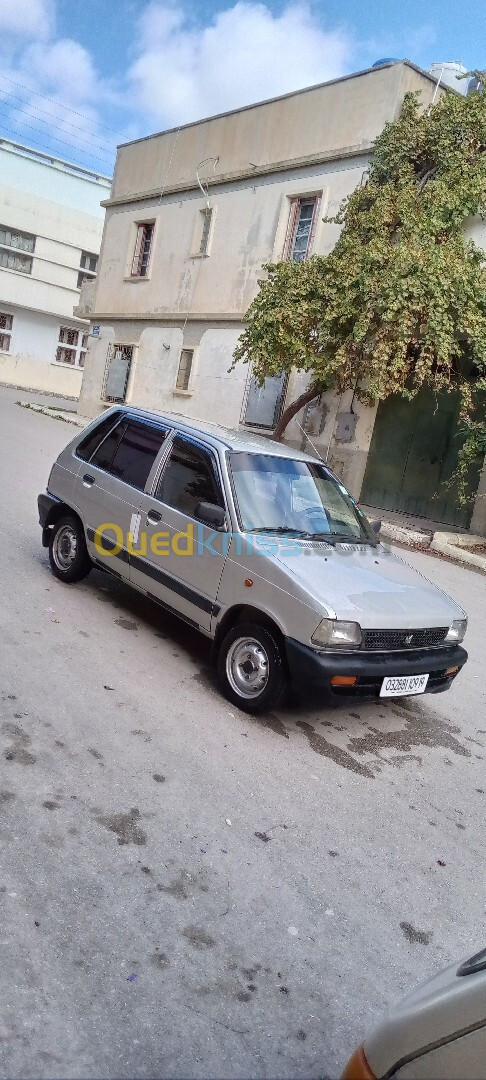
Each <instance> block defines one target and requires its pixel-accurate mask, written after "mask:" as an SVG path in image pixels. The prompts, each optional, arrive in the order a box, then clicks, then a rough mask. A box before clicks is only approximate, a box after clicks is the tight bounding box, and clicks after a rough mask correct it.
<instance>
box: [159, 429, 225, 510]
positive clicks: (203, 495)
mask: <svg viewBox="0 0 486 1080" xmlns="http://www.w3.org/2000/svg"><path fill="white" fill-rule="evenodd" d="M155 497H156V498H157V499H160V500H161V502H164V503H166V504H167V505H168V506H173V507H174V509H175V510H180V511H181V513H182V514H187V515H188V517H193V518H196V517H197V514H196V506H197V504H198V503H200V502H210V503H216V505H217V506H224V501H223V496H222V493H221V490H220V486H219V482H218V480H217V476H216V472H215V466H214V462H213V459H212V457H211V455H210V454H209V453H207V451H206V450H203V449H200V448H199V447H197V446H194V445H193V444H192V443H190V442H186V441H185V439H181V438H175V439H174V443H173V446H172V450H171V454H170V458H169V460H168V463H167V465H166V467H165V469H164V471H163V473H162V476H161V477H160V480H159V483H158V486H157V491H156V493H155Z"/></svg>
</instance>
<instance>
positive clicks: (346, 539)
mask: <svg viewBox="0 0 486 1080" xmlns="http://www.w3.org/2000/svg"><path fill="white" fill-rule="evenodd" d="M307 535H308V537H309V539H312V540H326V541H327V542H328V543H329V544H344V543H346V544H367V543H368V541H367V540H363V537H362V536H349V535H348V533H336V532H318V533H308V534H307Z"/></svg>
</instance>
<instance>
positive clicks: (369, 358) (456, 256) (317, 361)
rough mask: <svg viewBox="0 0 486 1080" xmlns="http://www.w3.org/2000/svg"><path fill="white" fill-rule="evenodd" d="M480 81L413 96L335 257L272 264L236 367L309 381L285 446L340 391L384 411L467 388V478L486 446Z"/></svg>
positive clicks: (485, 202)
mask: <svg viewBox="0 0 486 1080" xmlns="http://www.w3.org/2000/svg"><path fill="white" fill-rule="evenodd" d="M470 74H475V75H476V77H477V89H476V90H475V91H473V92H472V93H470V94H468V95H467V96H464V97H463V96H459V95H457V94H454V93H452V92H450V93H449V92H448V93H446V94H444V95H443V96H442V97H440V98H439V99H438V101H437V102H436V103H435V104H434V105H432V106H429V108H428V109H426V110H425V111H424V110H423V109H422V108H421V106H420V102H419V95H418V94H408V95H407V96H406V97H405V99H404V102H403V106H402V110H401V113H400V116H399V117H398V118H397V119H396V120H395V121H393V122H392V123H390V124H387V126H386V127H385V128H384V130H383V132H382V134H381V135H380V136H379V137H378V139H377V140H376V142H375V144H374V149H373V159H372V163H371V166H370V170H369V174H368V178H367V179H366V182H365V183H363V184H362V185H361V186H360V187H358V188H357V189H356V190H355V191H354V192H353V194H352V195H350V196H349V198H347V199H346V200H345V201H344V202H343V204H342V206H341V209H340V211H339V214H338V216H337V217H336V218H333V219H327V220H332V221H334V222H337V223H338V224H340V225H341V226H342V229H341V233H340V236H339V239H338V241H337V243H336V245H335V247H334V249H333V250H332V251H331V253H330V254H329V255H327V256H325V257H320V256H314V257H312V258H311V259H309V260H308V261H307V262H304V263H292V262H289V263H277V264H269V265H266V266H265V267H264V269H265V270H266V275H267V276H266V278H265V280H263V281H261V282H260V283H259V284H260V290H259V292H258V294H257V296H256V298H255V300H254V301H253V303H252V304H251V306H250V308H249V310H248V312H247V314H246V317H245V322H246V326H245V330H244V332H243V334H242V336H241V338H240V340H239V342H238V345H237V348H236V350H235V354H234V362H235V363H236V362H237V361H238V360H244V361H247V362H248V361H250V362H251V364H252V370H253V374H254V375H255V376H256V378H257V379H258V380H259V381H260V382H263V380H264V378H265V377H266V376H268V375H277V374H279V373H280V372H282V371H290V370H291V369H293V368H297V369H299V370H300V371H302V372H307V373H308V375H309V388H308V390H307V391H306V392H305V393H304V394H302V395H301V397H300V398H299V399H298V401H296V402H293V403H292V405H290V406H289V408H287V409H286V410H285V412H284V414H283V416H282V419H281V422H280V424H279V425H278V428H277V429H276V431H275V437H276V438H279V437H280V436H281V435H282V433H283V431H284V430H285V427H286V426H287V424H288V422H289V420H290V419H291V417H292V415H295V413H296V412H297V411H298V410H299V408H302V406H303V405H304V404H305V403H306V402H307V401H309V400H311V399H312V398H313V397H315V396H316V394H318V393H320V392H321V391H323V390H326V389H329V388H331V387H334V388H335V389H336V391H338V392H342V391H343V390H345V389H347V388H350V387H351V388H353V389H355V391H356V395H357V397H358V398H359V399H361V400H362V401H364V402H366V403H373V402H376V401H380V400H383V399H384V398H386V397H387V396H388V395H389V394H393V393H397V392H398V393H401V394H404V395H406V396H408V397H413V396H414V395H415V394H416V393H417V392H418V390H419V389H420V387H421V386H423V385H429V386H431V387H433V388H435V389H436V390H441V389H444V388H445V389H447V390H453V389H454V390H457V389H458V390H459V391H460V393H461V399H462V409H461V414H462V418H463V422H464V424H465V425H467V428H468V440H469V441H466V447H465V451H464V453H463V457H462V465H463V473H464V477H465V474H466V471H467V460H469V459H470V457H471V454H472V453H473V450H474V452H477V451H478V449H479V448H480V447H482V446H483V442H481V440H482V439H483V440H484V441H486V424H485V420H484V413H483V414H481V412H480V411H479V408H480V407H479V405H478V401H479V396H478V394H477V392H476V387H477V386H478V385H479V384H478V383H477V382H475V381H474V379H473V380H471V378H470V374H471V372H474V373H475V376H476V377H477V378H479V379H481V376H484V375H486V266H485V253H484V251H483V250H482V249H480V248H478V247H477V246H476V245H475V244H474V243H473V241H472V240H470V239H467V238H466V235H467V234H466V233H465V225H466V224H467V219H468V218H471V217H474V216H476V217H477V215H481V216H482V217H483V218H484V217H485V216H486V91H485V85H486V83H485V76H484V73H480V72H476V73H470ZM483 385H485V384H483ZM474 448H475V449H474Z"/></svg>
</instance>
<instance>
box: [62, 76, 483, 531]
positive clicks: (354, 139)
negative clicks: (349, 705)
mask: <svg viewBox="0 0 486 1080" xmlns="http://www.w3.org/2000/svg"><path fill="white" fill-rule="evenodd" d="M410 90H413V91H419V92H420V94H421V95H422V101H423V104H424V106H426V105H427V104H429V103H430V101H431V100H432V98H433V96H434V94H436V93H437V80H436V78H432V77H431V76H430V75H428V74H427V73H426V72H423V71H421V70H420V69H418V68H416V67H414V66H413V65H412V64H410V63H408V62H407V61H404V62H390V63H386V64H382V65H380V66H378V67H375V68H372V69H370V70H368V71H364V72H360V73H359V74H357V75H353V76H349V77H346V78H343V79H339V80H336V81H334V82H331V83H326V84H323V85H321V86H316V87H311V88H310V89H307V90H302V91H299V92H297V93H294V94H289V95H286V96H285V97H281V98H276V99H274V100H271V101H266V102H263V103H261V104H258V105H254V106H250V107H249V108H245V109H240V110H238V111H235V112H231V113H227V114H224V115H222V116H216V117H213V118H211V119H208V120H203V121H200V122H198V123H194V124H189V125H186V126H184V127H181V128H177V129H174V130H171V131H166V132H163V133H162V134H158V135H153V136H151V137H149V138H145V139H142V140H138V141H136V142H132V143H129V144H127V145H124V146H122V147H120V148H119V150H118V156H117V162H116V168H115V175H114V179H113V187H112V191H111V196H110V198H109V199H108V200H107V201H106V202H105V204H104V205H105V206H106V219H105V227H104V233H103V242H102V249H101V256H100V265H99V269H98V277H97V279H96V282H94V283H93V284H88V285H87V286H84V287H83V290H82V293H81V298H80V303H79V306H78V308H77V309H75V310H76V313H77V315H78V317H81V318H89V319H90V320H91V323H92V324H93V334H94V335H95V336H92V337H91V338H90V341H89V350H88V355H87V360H86V365H85V370H84V376H83V384H82V390H81V398H80V404H79V410H80V412H81V413H83V414H84V415H89V416H94V415H96V414H98V413H99V412H100V411H101V409H102V408H103V407H104V406H106V405H108V404H109V403H112V402H114V401H127V402H131V403H133V404H134V405H137V406H142V407H150V408H156V409H159V410H170V411H177V412H181V413H184V414H185V415H187V416H192V417H197V418H201V419H213V420H217V421H218V422H221V423H224V424H227V425H230V426H237V425H238V424H244V425H247V426H249V427H251V428H253V429H256V430H258V431H260V432H262V433H268V434H271V432H272V430H273V427H274V425H275V423H276V420H277V418H278V416H279V414H280V412H281V410H282V408H283V407H284V405H285V403H286V402H289V401H291V400H292V399H293V398H294V397H295V396H296V395H297V394H298V393H299V392H301V391H302V390H303V389H304V388H305V380H303V379H302V377H301V376H299V375H298V374H295V376H293V377H291V378H290V379H287V380H286V379H284V378H282V379H279V378H275V379H267V381H266V384H265V386H264V387H263V388H259V387H258V386H257V385H256V384H255V382H254V380H253V379H252V376H251V371H249V369H248V366H247V365H245V364H239V365H238V367H237V368H236V369H235V370H233V371H232V372H231V374H229V373H228V368H229V367H230V365H231V361H232V354H233V350H234V347H235V345H236V342H237V340H238V337H239V335H240V333H241V330H242V319H243V315H244V313H245V311H246V310H247V308H248V306H249V304H250V302H251V300H252V299H253V297H254V296H255V294H256V292H257V289H258V280H259V277H261V273H262V270H261V268H262V264H264V263H266V262H275V261H279V260H282V259H290V260H301V259H305V258H307V257H308V256H309V255H310V254H314V253H318V254H326V253H327V252H329V251H330V250H331V249H332V247H333V246H334V243H335V241H336V237H337V235H338V230H337V227H336V226H334V225H332V224H328V223H325V222H324V221H323V218H324V217H325V216H330V215H333V214H334V213H336V211H337V210H338V208H339V206H340V204H341V201H342V199H343V198H344V196H346V195H348V194H349V193H350V192H352V191H353V190H354V188H355V187H356V185H357V184H359V183H360V182H361V181H362V178H363V176H365V175H366V170H367V168H368V165H369V161H370V153H371V148H372V145H373V142H374V140H375V139H376V137H377V135H378V134H379V133H380V132H381V131H382V129H383V127H384V125H385V124H386V123H387V121H390V120H393V119H394V117H395V116H396V115H397V112H398V110H399V109H400V106H401V103H402V101H403V98H404V95H405V93H407V91H410ZM441 92H442V90H441V88H439V93H441ZM424 408H425V410H426V409H427V402H424ZM380 410H382V407H381V406H380ZM412 412H413V410H412ZM446 412H447V410H446ZM449 414H450V410H449V412H447V416H446V417H444V418H443V420H444V422H443V425H442V427H443V429H444V430H443V431H439V430H437V438H439V439H442V440H444V439H445V440H446V441H447V440H449V441H450V431H449V428H450V427H451V425H454V424H455V422H456V420H455V417H451V416H450V415H449ZM380 415H381V414H380V413H379V416H380ZM441 416H442V413H441ZM414 417H415V413H414V414H413V416H412V417H409V416H407V418H406V423H405V420H404V419H403V418H402V420H403V422H404V423H405V427H406V433H405V434H404V438H403V440H402V442H403V446H402V447H401V450H402V452H403V454H404V458H405V461H409V459H410V447H412V450H413V446H414V441H415V442H417V440H418V443H420V431H419V433H418V435H416V430H415V429H416V427H417V424H416V422H415V419H414ZM376 419H377V410H376V409H375V410H373V409H369V408H366V407H364V406H362V405H360V404H359V403H357V402H356V400H354V401H353V400H352V394H349V395H344V396H343V397H342V398H340V399H337V398H336V397H335V396H333V395H327V396H326V398H324V399H323V400H322V401H320V402H316V403H315V404H314V405H313V406H311V407H309V408H308V409H307V410H305V412H304V413H302V414H300V415H299V416H298V417H297V418H296V420H295V421H294V422H293V423H292V425H291V426H290V427H289V429H288V431H287V434H286V438H288V440H289V441H290V442H291V443H293V444H294V445H296V446H302V447H303V446H304V445H305V444H306V439H307V435H309V436H310V438H311V439H312V443H313V445H314V446H315V447H316V448H317V449H318V450H319V452H320V453H321V454H322V456H323V457H325V458H326V459H327V460H328V461H329V463H330V464H331V466H332V467H334V469H335V470H336V471H337V472H338V473H339V474H340V475H341V476H342V477H343V479H344V481H345V482H346V483H347V485H348V486H349V487H350V489H351V491H352V492H353V494H354V495H355V496H356V497H362V496H363V492H365V493H367V496H371V497H372V498H373V499H374V502H375V504H377V505H380V503H381V505H383V506H385V505H386V504H387V503H388V504H390V505H389V506H388V508H390V509H393V508H395V509H398V510H400V509H406V510H408V512H410V513H417V514H426V515H428V516H430V517H436V518H438V520H444V521H447V520H450V522H451V523H454V520H455V523H456V524H466V521H465V518H464V513H463V512H462V511H460V510H458V509H457V507H454V506H451V505H450V503H451V498H449V499H444V498H443V499H442V504H443V505H442V504H441V505H438V504H437V500H435V502H434V498H433V495H434V491H433V490H432V488H435V489H438V488H439V487H441V490H442V491H443V489H444V485H443V484H442V482H441V483H440V484H439V483H436V473H437V470H435V472H434V470H432V472H433V476H432V477H431V482H430V485H429V487H430V491H429V492H428V496H430V497H427V498H425V497H424V493H423V490H422V497H421V498H419V499H418V498H414V497H413V485H412V484H411V483H409V485H408V486H409V488H410V491H407V489H406V485H405V490H402V488H403V484H402V486H400V484H401V480H400V477H401V474H402V472H403V468H402V463H400V462H397V463H396V467H395V471H394V475H393V476H390V475H387V476H386V477H384V478H382V477H381V471H382V470H381V465H380V456H379V450H380V439H381V438H383V436H384V434H385V435H386V432H387V430H388V427H389V426H390V418H389V416H388V414H387V413H386V411H385V414H384V416H383V415H381V419H380V423H379V425H378V443H376V439H375V446H374V447H373V436H374V432H375V431H376V427H377V425H376V423H375V420H376ZM392 427H393V420H392ZM419 427H420V425H419ZM446 429H447V430H446ZM306 433H307V434H306ZM407 440H408V442H407ZM409 444H410V445H409ZM307 448H308V444H307ZM370 449H371V451H372V452H371V453H370ZM419 451H420V447H419V446H418V447H417V452H419ZM413 452H415V451H413ZM441 453H442V451H441ZM412 456H413V454H412ZM430 456H431V457H432V456H433V455H432V454H431V455H430ZM370 461H371V462H373V461H374V462H375V465H374V466H373V469H372V474H371V475H370V473H369V463H370ZM449 465H450V462H449V463H448V465H447V466H446V467H449ZM389 471H390V470H389ZM409 479H411V478H409ZM422 489H423V485H422ZM426 494H427V493H426ZM368 501H369V500H368ZM391 504H393V505H391ZM453 519H454V520H453Z"/></svg>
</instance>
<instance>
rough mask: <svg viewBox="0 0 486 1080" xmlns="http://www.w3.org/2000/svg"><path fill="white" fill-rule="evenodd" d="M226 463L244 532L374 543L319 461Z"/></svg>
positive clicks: (259, 458) (237, 456)
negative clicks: (229, 468)
mask: <svg viewBox="0 0 486 1080" xmlns="http://www.w3.org/2000/svg"><path fill="white" fill-rule="evenodd" d="M230 464H231V473H232V476H233V483H234V491H235V495H236V502H237V509H238V513H239V518H240V523H241V526H242V528H243V530H244V531H245V532H267V533H274V534H276V535H295V536H300V537H302V538H305V539H322V540H327V541H330V542H337V541H341V540H342V541H351V542H353V543H365V544H376V542H377V541H376V536H375V534H374V533H373V531H372V529H371V527H370V525H369V524H368V522H367V521H366V518H365V516H364V514H362V513H361V511H359V510H358V509H357V508H356V507H355V505H354V503H353V501H352V499H351V497H350V496H349V495H348V493H347V491H346V489H345V488H344V487H343V486H342V485H341V484H339V483H337V481H336V480H335V479H334V478H333V477H332V476H331V475H330V473H329V472H328V471H327V469H326V468H325V466H324V465H321V464H319V462H317V461H316V462H313V461H299V460H297V459H296V460H294V459H292V458H285V457H277V456H273V455H271V454H268V455H267V454H249V453H233V454H230Z"/></svg>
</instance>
